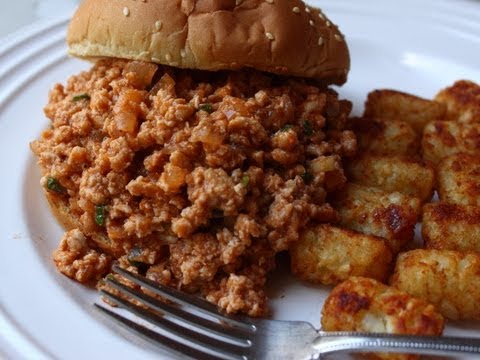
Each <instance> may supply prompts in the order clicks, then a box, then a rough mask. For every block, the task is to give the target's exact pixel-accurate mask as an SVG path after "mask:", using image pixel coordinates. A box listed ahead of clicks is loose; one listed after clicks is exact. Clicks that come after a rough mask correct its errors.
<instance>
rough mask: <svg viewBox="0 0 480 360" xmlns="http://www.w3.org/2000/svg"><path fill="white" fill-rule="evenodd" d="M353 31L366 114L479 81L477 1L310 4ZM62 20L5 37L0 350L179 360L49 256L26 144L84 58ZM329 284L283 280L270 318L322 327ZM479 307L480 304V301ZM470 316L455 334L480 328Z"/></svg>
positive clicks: (46, 223)
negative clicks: (377, 103) (395, 92)
mask: <svg viewBox="0 0 480 360" xmlns="http://www.w3.org/2000/svg"><path fill="white" fill-rule="evenodd" d="M311 3H312V4H313V5H319V6H321V7H323V9H324V10H325V11H326V13H327V14H328V15H329V16H330V17H331V18H332V19H333V20H334V21H335V22H336V23H337V24H339V25H340V28H341V30H342V31H343V32H344V33H345V34H346V38H347V41H348V43H349V45H350V49H351V54H352V71H351V74H350V78H349V82H348V84H347V85H346V86H344V87H343V88H341V89H340V90H339V91H340V94H341V95H342V96H343V97H346V98H348V99H351V100H353V101H354V104H355V107H354V113H355V114H360V113H361V111H362V104H363V102H364V100H365V97H366V94H367V93H368V92H369V91H370V90H372V89H374V88H385V87H389V88H395V89H399V90H404V91H408V92H412V93H415V94H418V95H420V96H424V97H427V98H429V97H432V96H433V95H434V94H435V93H436V92H437V91H438V90H439V89H440V88H442V87H445V86H447V85H449V84H451V83H453V81H455V80H457V79H461V78H467V79H471V80H474V81H476V82H480V63H479V62H478V60H479V55H480V21H479V19H480V3H478V2H475V1H467V0H457V1H450V0H448V1H447V0H428V1H425V0H424V1H422V2H418V1H414V0H408V1H405V0H404V1H401V2H385V1H382V0H371V1H353V0H350V1H348V0H343V1H339V0H337V1H333V0H332V1H327V0H325V1H318V2H315V1H311ZM65 26H66V20H58V21H56V22H50V23H48V24H36V25H34V26H32V27H30V28H28V29H26V30H24V31H22V32H20V33H17V34H16V36H11V37H9V39H8V40H7V41H4V42H3V43H2V42H0V49H1V52H0V156H1V160H2V161H1V162H0V174H1V175H0V354H1V353H2V352H3V354H4V355H5V356H6V357H7V358H12V359H13V358H15V359H22V358H28V359H33V358H35V359H43V358H47V359H48V358H58V359H84V358H90V359H95V358H99V357H101V356H102V357H103V356H110V357H112V358H116V359H128V360H131V359H138V358H142V359H153V358H155V359H158V358H159V357H161V358H172V356H171V355H169V354H167V353H162V352H161V351H160V352H159V350H157V349H156V348H153V347H152V346H150V345H149V344H147V343H145V342H143V341H142V340H140V339H138V338H137V337H135V336H133V335H130V334H128V333H127V332H124V331H121V330H120V329H119V328H118V327H116V326H112V323H111V322H110V321H108V320H106V319H105V318H103V317H102V316H101V314H99V313H97V312H96V311H95V310H94V308H93V307H92V303H93V302H94V301H95V300H96V299H97V298H98V295H97V293H96V292H95V291H93V290H88V289H86V288H85V287H83V286H81V285H79V284H77V283H75V282H73V281H71V280H69V279H67V278H66V277H64V276H61V275H59V274H58V273H57V271H56V270H55V268H54V266H53V264H52V262H51V259H50V257H51V255H50V254H51V252H52V250H53V249H54V248H55V247H56V245H57V243H58V241H59V239H60V237H61V235H62V231H61V229H60V227H59V226H58V225H57V224H56V223H55V221H54V220H53V218H52V216H51V215H50V212H49V210H48V207H47V204H46V202H45V200H44V198H43V195H42V192H41V189H40V186H39V178H40V176H39V172H38V169H37V167H36V164H35V160H34V157H33V156H32V154H31V153H30V150H29V146H28V144H29V142H30V141H31V140H32V139H35V138H37V137H38V136H39V134H40V133H41V131H42V129H44V128H45V127H46V126H47V125H48V121H47V120H46V118H45V117H44V116H43V113H42V108H43V106H44V105H45V104H46V101H47V94H48V90H49V89H50V88H51V86H52V85H53V84H54V83H55V82H64V81H65V80H66V79H67V77H68V76H69V75H71V74H74V73H77V72H79V71H80V70H83V69H87V68H88V67H89V64H87V63H85V62H81V61H79V60H74V59H70V58H67V56H66V55H65V53H66V51H65V45H64V35H65ZM326 294H327V289H326V288H322V287H311V286H307V285H304V284H300V283H298V282H295V281H293V280H292V279H291V278H290V277H289V276H279V277H278V279H277V280H276V281H275V282H274V283H273V284H272V287H271V289H270V295H271V296H272V298H273V300H272V305H273V309H274V313H275V318H278V319H289V320H290V319H292V320H293V319H295V320H306V321H310V322H312V323H313V324H314V325H315V326H319V318H320V309H321V306H322V302H323V300H324V298H325V296H326ZM479 306H480V305H479ZM479 330H480V326H479V325H478V324H474V323H458V324H452V323H450V324H449V325H448V327H447V329H446V333H448V334H456V335H462V334H464V335H470V336H479V335H480V333H479Z"/></svg>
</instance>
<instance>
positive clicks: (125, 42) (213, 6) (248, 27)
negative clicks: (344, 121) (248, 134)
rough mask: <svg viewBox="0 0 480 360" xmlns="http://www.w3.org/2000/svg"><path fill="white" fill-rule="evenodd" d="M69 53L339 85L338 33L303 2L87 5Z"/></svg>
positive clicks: (141, 0) (341, 47)
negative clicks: (261, 73) (244, 71)
mask: <svg viewBox="0 0 480 360" xmlns="http://www.w3.org/2000/svg"><path fill="white" fill-rule="evenodd" d="M67 42H68V46H69V53H70V54H71V55H73V56H76V57H81V58H95V57H117V58H124V59H132V60H133V59H135V60H143V61H150V62H155V63H158V64H164V65H170V66H175V67H179V68H188V69H200V70H211V71H215V70H238V69H242V68H254V69H257V70H261V71H267V72H272V73H276V74H281V75H288V76H300V77H306V78H314V79H318V80H321V81H323V82H326V83H328V84H331V83H333V84H339V85H340V84H343V83H344V82H345V81H346V79H347V73H348V70H349V66H350V57H349V52H348V47H347V44H346V43H345V39H344V37H343V35H342V34H341V33H340V32H339V31H338V28H337V26H335V25H334V24H333V23H332V22H331V21H330V20H328V19H327V17H326V16H325V15H324V14H323V13H322V12H321V11H320V10H318V9H315V8H312V7H308V6H306V5H305V4H304V3H303V2H302V1H300V0H243V1H242V0H182V1H180V0H115V1H112V0H84V1H83V2H82V4H81V5H80V7H79V8H78V10H77V12H76V13H75V15H74V17H73V18H72V20H71V22H70V26H69V29H68V35H67Z"/></svg>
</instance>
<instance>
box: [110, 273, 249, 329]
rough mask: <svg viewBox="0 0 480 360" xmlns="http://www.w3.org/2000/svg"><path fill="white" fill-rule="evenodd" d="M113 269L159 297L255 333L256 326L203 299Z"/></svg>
mask: <svg viewBox="0 0 480 360" xmlns="http://www.w3.org/2000/svg"><path fill="white" fill-rule="evenodd" d="M112 269H113V271H114V272H116V273H117V274H120V275H122V276H124V277H126V278H127V279H129V280H131V281H133V282H134V283H135V284H137V285H140V286H143V287H145V288H147V289H148V290H150V291H152V292H154V293H156V294H157V295H160V296H163V297H164V298H167V299H168V300H171V301H173V302H175V303H178V304H181V305H184V306H188V307H193V308H195V309H196V310H198V311H200V312H202V313H204V314H206V315H209V316H211V317H214V318H215V319H217V320H219V321H222V322H223V323H226V324H228V325H229V326H231V327H237V328H240V329H243V330H246V331H249V332H250V333H254V332H255V325H253V324H249V323H246V322H243V321H239V320H235V319H232V318H230V317H227V316H225V315H223V314H221V313H219V312H218V310H217V308H216V306H215V305H213V304H211V303H209V302H207V301H205V300H203V299H200V298H198V297H195V296H191V295H187V294H185V293H183V292H181V291H178V290H176V289H173V288H169V287H166V286H163V285H162V284H159V283H156V282H154V281H152V280H150V279H146V278H144V277H141V276H139V275H137V274H134V273H131V272H129V271H127V270H124V269H122V268H120V267H119V266H118V265H114V266H113V267H112Z"/></svg>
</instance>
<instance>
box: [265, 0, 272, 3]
mask: <svg viewBox="0 0 480 360" xmlns="http://www.w3.org/2000/svg"><path fill="white" fill-rule="evenodd" d="M265 1H266V2H267V3H269V4H273V0H265Z"/></svg>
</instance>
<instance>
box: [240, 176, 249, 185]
mask: <svg viewBox="0 0 480 360" xmlns="http://www.w3.org/2000/svg"><path fill="white" fill-rule="evenodd" d="M241 182H242V185H243V186H245V187H247V186H248V183H249V182H250V177H249V176H248V175H243V176H242V180H241Z"/></svg>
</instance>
